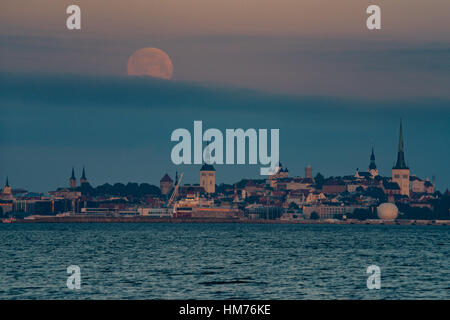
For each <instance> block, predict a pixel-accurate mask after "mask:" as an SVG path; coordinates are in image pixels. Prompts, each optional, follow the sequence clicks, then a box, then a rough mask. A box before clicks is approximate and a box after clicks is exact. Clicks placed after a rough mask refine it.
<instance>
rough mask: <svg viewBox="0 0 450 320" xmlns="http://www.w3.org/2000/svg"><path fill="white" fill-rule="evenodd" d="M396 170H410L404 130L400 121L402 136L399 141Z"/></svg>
mask: <svg viewBox="0 0 450 320" xmlns="http://www.w3.org/2000/svg"><path fill="white" fill-rule="evenodd" d="M394 169H408V167H407V165H406V162H405V148H404V146H403V128H402V121H401V120H400V136H399V139H398V153H397V163H396V164H395V166H394Z"/></svg>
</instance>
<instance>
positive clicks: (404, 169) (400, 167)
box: [392, 121, 409, 197]
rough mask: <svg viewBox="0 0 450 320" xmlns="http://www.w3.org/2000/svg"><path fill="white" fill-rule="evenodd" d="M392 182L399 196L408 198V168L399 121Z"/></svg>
mask: <svg viewBox="0 0 450 320" xmlns="http://www.w3.org/2000/svg"><path fill="white" fill-rule="evenodd" d="M392 181H393V182H397V184H398V186H399V187H400V194H401V195H405V196H408V197H409V168H408V166H407V165H406V162H405V149H404V146H403V128H402V122H401V121H400V137H399V140H398V153H397V162H396V164H395V166H394V167H393V168H392Z"/></svg>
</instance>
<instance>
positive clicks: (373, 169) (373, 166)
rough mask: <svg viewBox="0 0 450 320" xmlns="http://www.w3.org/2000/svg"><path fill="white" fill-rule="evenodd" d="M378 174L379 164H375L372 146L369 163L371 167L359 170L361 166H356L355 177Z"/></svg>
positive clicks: (370, 176)
mask: <svg viewBox="0 0 450 320" xmlns="http://www.w3.org/2000/svg"><path fill="white" fill-rule="evenodd" d="M376 176H378V169H377V165H376V164H375V153H374V152H373V147H372V154H371V155H370V163H369V169H368V170H367V171H359V168H356V173H355V178H356V179H369V178H372V179H373V178H375V177H376Z"/></svg>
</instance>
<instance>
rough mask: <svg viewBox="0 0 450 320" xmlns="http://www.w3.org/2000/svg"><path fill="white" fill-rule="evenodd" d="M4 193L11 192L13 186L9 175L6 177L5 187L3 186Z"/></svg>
mask: <svg viewBox="0 0 450 320" xmlns="http://www.w3.org/2000/svg"><path fill="white" fill-rule="evenodd" d="M3 193H5V194H11V187H10V186H9V181H8V177H6V183H5V187H4V188H3Z"/></svg>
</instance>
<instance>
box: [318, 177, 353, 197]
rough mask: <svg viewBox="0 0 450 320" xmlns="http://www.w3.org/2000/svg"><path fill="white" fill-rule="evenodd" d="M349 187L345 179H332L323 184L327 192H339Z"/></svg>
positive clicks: (323, 189)
mask: <svg viewBox="0 0 450 320" xmlns="http://www.w3.org/2000/svg"><path fill="white" fill-rule="evenodd" d="M346 189H347V187H346V186H345V183H344V181H342V180H340V179H331V180H328V181H326V182H325V183H324V184H323V185H322V192H323V193H325V194H338V193H341V192H344V191H345V190H346Z"/></svg>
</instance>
